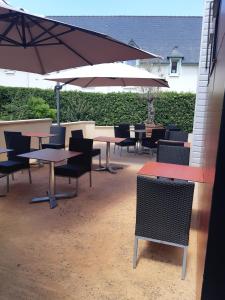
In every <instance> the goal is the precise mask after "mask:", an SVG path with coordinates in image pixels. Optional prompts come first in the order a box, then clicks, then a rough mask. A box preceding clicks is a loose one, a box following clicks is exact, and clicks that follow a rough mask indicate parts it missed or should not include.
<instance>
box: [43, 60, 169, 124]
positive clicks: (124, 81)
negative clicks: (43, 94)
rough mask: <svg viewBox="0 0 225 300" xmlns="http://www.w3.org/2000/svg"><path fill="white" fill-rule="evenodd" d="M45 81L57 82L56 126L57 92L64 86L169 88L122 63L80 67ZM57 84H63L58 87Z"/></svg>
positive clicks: (158, 78)
mask: <svg viewBox="0 0 225 300" xmlns="http://www.w3.org/2000/svg"><path fill="white" fill-rule="evenodd" d="M45 79H47V80H53V81H56V82H57V85H56V87H55V91H56V98H57V123H58V124H59V123H60V120H59V119H60V102H59V91H60V89H61V88H62V87H63V86H64V85H65V84H73V85H77V86H80V87H83V88H86V87H97V86H142V87H169V85H168V82H167V81H166V80H165V79H163V78H161V77H159V76H158V75H155V74H152V73H150V72H148V71H146V70H144V69H140V68H137V67H132V66H129V65H127V64H124V63H109V64H100V65H94V66H85V67H80V68H76V69H71V70H67V71H63V72H60V73H59V74H51V75H49V76H47V77H46V78H45ZM59 82H61V83H63V84H62V85H60V84H59Z"/></svg>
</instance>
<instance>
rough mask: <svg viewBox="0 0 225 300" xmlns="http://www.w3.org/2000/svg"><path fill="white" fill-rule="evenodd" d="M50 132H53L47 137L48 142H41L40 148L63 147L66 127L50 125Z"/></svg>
mask: <svg viewBox="0 0 225 300" xmlns="http://www.w3.org/2000/svg"><path fill="white" fill-rule="evenodd" d="M50 133H51V134H54V136H51V137H50V138H49V143H46V144H42V148H43V149H45V148H51V149H63V148H65V138H66V127H62V126H56V125H52V126H51V127H50Z"/></svg>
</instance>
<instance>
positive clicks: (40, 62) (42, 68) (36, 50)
mask: <svg viewBox="0 0 225 300" xmlns="http://www.w3.org/2000/svg"><path fill="white" fill-rule="evenodd" d="M27 29H28V32H29V34H30V37H31V39H32V33H31V30H30V27H29V26H28V27H27ZM34 51H35V53H36V55H37V59H38V62H39V64H40V67H41V72H42V74H45V73H46V71H45V68H44V65H43V63H42V60H41V56H40V53H39V51H38V49H37V47H34Z"/></svg>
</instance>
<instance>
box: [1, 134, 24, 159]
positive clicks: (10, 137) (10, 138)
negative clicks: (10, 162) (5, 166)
mask: <svg viewBox="0 0 225 300" xmlns="http://www.w3.org/2000/svg"><path fill="white" fill-rule="evenodd" d="M21 135H22V133H21V132H20V131H4V136H5V144H6V148H8V149H14V148H13V147H12V143H11V141H12V142H13V140H14V138H15V137H17V136H21ZM13 145H14V143H13ZM13 152H14V151H10V152H7V157H8V159H13V158H14V157H15V155H14V153H13Z"/></svg>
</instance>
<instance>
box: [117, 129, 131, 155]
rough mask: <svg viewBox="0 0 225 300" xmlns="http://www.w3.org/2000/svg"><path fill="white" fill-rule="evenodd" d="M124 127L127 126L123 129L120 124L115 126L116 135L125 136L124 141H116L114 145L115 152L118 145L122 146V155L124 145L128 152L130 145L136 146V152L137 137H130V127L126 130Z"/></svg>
mask: <svg viewBox="0 0 225 300" xmlns="http://www.w3.org/2000/svg"><path fill="white" fill-rule="evenodd" d="M124 128H125V127H123V128H122V129H121V127H119V126H114V134H115V137H119V138H125V140H124V141H122V142H120V143H115V145H114V152H115V149H116V146H118V147H120V155H122V148H123V147H126V148H127V151H128V152H129V147H134V148H135V152H136V139H135V138H131V137H130V130H129V129H127V130H125V129H124Z"/></svg>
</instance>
